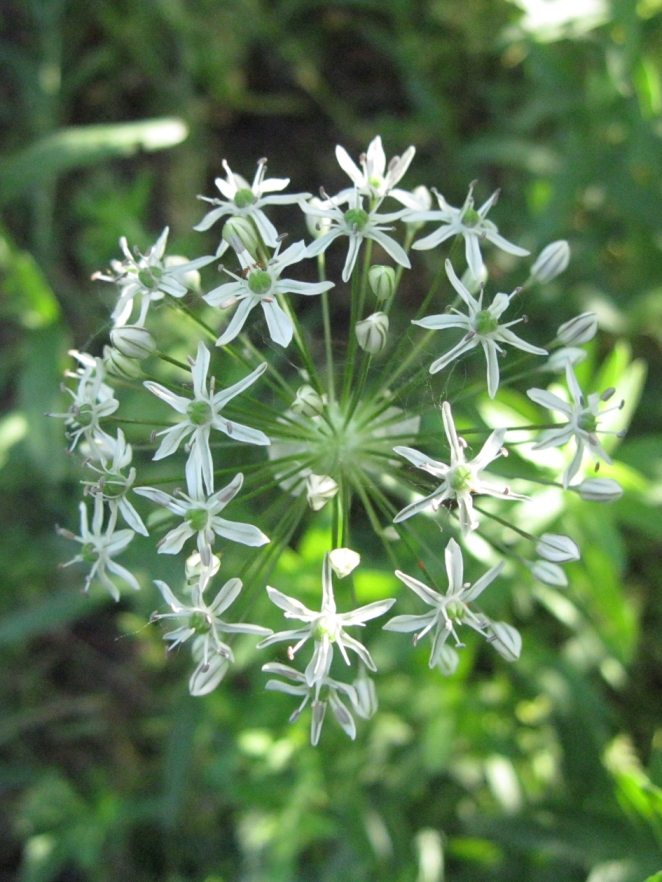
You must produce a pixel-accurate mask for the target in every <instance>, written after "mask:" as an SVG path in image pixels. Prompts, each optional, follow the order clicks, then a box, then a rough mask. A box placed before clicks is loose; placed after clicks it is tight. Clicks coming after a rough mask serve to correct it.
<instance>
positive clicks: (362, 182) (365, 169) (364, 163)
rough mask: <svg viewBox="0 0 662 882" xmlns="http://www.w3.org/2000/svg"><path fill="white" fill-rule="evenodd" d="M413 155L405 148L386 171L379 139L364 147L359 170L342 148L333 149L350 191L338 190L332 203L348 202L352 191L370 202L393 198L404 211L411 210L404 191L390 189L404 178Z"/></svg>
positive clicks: (410, 198)
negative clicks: (349, 180) (348, 183)
mask: <svg viewBox="0 0 662 882" xmlns="http://www.w3.org/2000/svg"><path fill="white" fill-rule="evenodd" d="M415 153H416V148H415V147H408V148H407V149H406V150H405V152H404V153H403V155H402V156H394V157H393V159H392V160H391V161H390V162H389V164H388V168H387V167H386V154H385V153H384V147H383V146H382V139H381V137H380V136H379V135H377V137H376V138H373V140H372V141H371V142H370V144H369V145H368V150H367V151H366V153H363V154H362V155H361V157H360V158H359V163H360V165H361V168H359V167H358V166H357V165H356V163H355V162H354V160H353V159H352V158H351V157H350V155H349V153H348V152H347V151H346V150H345V148H344V147H341V146H340V145H338V146H337V147H336V159H337V160H338V164H339V165H340V167H341V168H342V170H343V171H344V172H346V173H347V174H348V175H349V176H350V178H351V179H352V182H353V184H354V187H350V188H348V189H347V190H342V191H341V192H340V193H338V195H337V196H336V197H335V201H336V202H341V203H342V202H347V201H349V200H350V199H351V197H352V193H353V190H354V188H356V189H357V190H358V192H359V193H360V194H361V196H369V197H370V199H372V200H377V199H379V200H381V199H383V198H384V196H393V198H394V199H397V200H398V202H400V203H401V204H402V205H406V206H407V208H412V207H414V205H415V203H413V200H412V197H411V193H408V192H407V191H406V190H399V189H397V188H396V189H394V188H395V185H396V184H397V183H398V182H399V181H400V180H401V179H402V178H403V177H404V174H405V172H406V171H407V169H408V168H409V165H410V163H411V161H412V159H413V158H414V154H415Z"/></svg>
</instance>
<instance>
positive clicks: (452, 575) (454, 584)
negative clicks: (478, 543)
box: [384, 539, 505, 668]
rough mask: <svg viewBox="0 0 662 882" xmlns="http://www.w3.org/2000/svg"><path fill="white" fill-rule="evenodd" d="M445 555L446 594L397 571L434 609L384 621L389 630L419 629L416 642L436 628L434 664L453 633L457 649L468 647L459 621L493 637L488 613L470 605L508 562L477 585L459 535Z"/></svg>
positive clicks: (500, 564)
mask: <svg viewBox="0 0 662 882" xmlns="http://www.w3.org/2000/svg"><path fill="white" fill-rule="evenodd" d="M445 557H446V573H447V574H448V590H447V591H446V593H445V594H439V592H438V591H434V590H433V589H432V588H429V587H428V586H427V585H424V584H423V582H419V581H418V579H414V578H413V577H412V576H408V575H407V574H406V573H403V572H401V571H400V570H396V571H395V575H396V576H397V577H398V579H400V580H401V581H402V582H404V583H405V585H406V586H407V587H408V588H411V590H412V591H414V592H415V593H416V594H418V596H419V597H420V598H421V599H422V600H424V601H425V603H427V604H428V606H431V607H432V610H431V612H429V613H424V614H423V615H420V616H395V618H393V619H390V621H388V622H387V623H386V624H385V625H384V630H385V631H400V632H409V631H418V633H417V634H416V636H415V637H414V644H416V643H418V641H419V640H420V639H421V637H424V636H425V635H426V634H427V633H428V632H429V631H433V629H434V631H433V634H432V651H431V653H430V662H429V664H430V667H431V668H434V667H436V666H437V665H438V664H439V661H440V660H441V657H442V653H443V652H444V647H445V645H446V641H447V639H448V637H449V636H450V635H451V634H452V635H453V638H454V640H455V647H456V648H457V649H461V648H463V647H464V644H463V643H462V642H461V641H460V638H459V637H458V636H457V631H456V628H457V626H458V625H460V624H462V625H469V627H470V628H473V629H474V631H478V633H479V634H482V636H483V637H486V638H488V639H489V638H490V636H491V631H490V620H489V619H488V618H487V617H486V616H483V615H479V614H477V613H475V612H474V611H473V610H472V609H470V607H469V604H470V603H471V602H472V601H473V600H475V599H476V598H477V597H478V596H479V595H480V594H481V593H482V592H483V591H484V590H485V588H487V586H488V585H489V584H490V583H491V582H493V581H494V580H495V579H496V577H497V576H498V575H499V574H500V573H501V571H502V570H503V568H504V566H505V562H504V561H501V562H500V563H498V564H497V565H496V566H495V567H492V569H491V570H488V571H487V573H485V575H484V576H482V577H481V578H480V579H479V580H478V581H477V582H476V583H475V584H474V585H470V584H469V583H468V582H466V583H465V581H464V562H463V560H462V551H461V550H460V546H459V545H458V544H457V542H456V541H455V539H451V540H450V542H449V543H448V545H447V546H446V552H445Z"/></svg>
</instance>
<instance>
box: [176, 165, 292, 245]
mask: <svg viewBox="0 0 662 882" xmlns="http://www.w3.org/2000/svg"><path fill="white" fill-rule="evenodd" d="M223 168H224V169H225V174H226V179H225V180H223V178H216V180H215V181H214V183H215V184H216V186H217V187H218V189H219V191H220V193H221V195H222V196H223V197H224V199H210V198H208V197H207V196H199V197H198V198H199V199H202V200H203V202H209V203H210V204H211V205H213V206H215V207H214V208H212V210H211V211H209V212H208V213H207V214H206V215H205V216H204V217H203V218H202V220H201V221H200V223H199V224H198V225H197V226H195V227H194V228H193V229H194V230H198V231H200V232H204V230H208V229H209V228H210V227H211V226H213V225H214V224H215V223H216V221H217V220H220V218H222V217H225V216H226V215H228V214H229V215H234V216H239V217H250V218H251V219H252V220H253V222H254V223H255V226H256V227H257V229H258V230H259V233H260V235H261V236H262V239H263V240H264V243H265V245H268V246H269V247H270V248H275V247H276V245H277V244H278V231H277V230H276V228H275V227H274V225H273V224H272V223H271V221H270V220H269V218H268V217H267V216H266V214H265V213H264V212H263V211H262V209H263V208H264V206H265V205H290V204H292V203H293V202H301V201H302V200H303V199H308V198H309V197H310V193H292V194H290V195H289V196H267V195H265V194H267V193H273V192H275V191H278V190H284V189H285V187H287V185H288V184H289V183H290V179H289V178H266V179H265V177H264V175H265V173H266V170H267V160H266V159H261V160H260V161H259V162H258V164H257V171H256V173H255V177H254V178H253V183H252V184H249V183H248V181H246V180H245V179H244V178H242V177H241V175H236V174H234V173H233V172H232V170H231V169H230V166H229V165H228V164H227V162H226V161H225V160H223ZM227 248H228V243H227V242H226V241H225V240H221V244H220V245H219V247H218V250H217V252H216V256H217V257H220V256H221V255H222V254H224V253H225V252H226V250H227Z"/></svg>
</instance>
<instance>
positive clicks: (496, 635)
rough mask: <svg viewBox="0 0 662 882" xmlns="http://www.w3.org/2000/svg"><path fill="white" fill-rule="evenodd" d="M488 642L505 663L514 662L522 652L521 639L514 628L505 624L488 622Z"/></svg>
mask: <svg viewBox="0 0 662 882" xmlns="http://www.w3.org/2000/svg"><path fill="white" fill-rule="evenodd" d="M490 630H491V632H492V635H491V637H489V638H488V640H489V642H490V643H491V644H492V646H493V647H494V648H495V649H496V651H497V652H498V653H499V655H500V656H501V657H502V658H505V660H506V661H509V662H514V661H517V659H518V658H519V657H520V653H521V651H522V637H521V635H520V633H519V631H518V630H517V629H516V628H513V626H512V625H508V624H506V622H490Z"/></svg>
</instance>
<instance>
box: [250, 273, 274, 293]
mask: <svg viewBox="0 0 662 882" xmlns="http://www.w3.org/2000/svg"><path fill="white" fill-rule="evenodd" d="M271 284H272V282H271V276H270V275H269V273H268V272H265V270H254V271H253V272H252V273H250V275H249V276H248V287H249V288H250V289H251V291H252V292H253V294H268V293H269V291H270V290H271Z"/></svg>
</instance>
